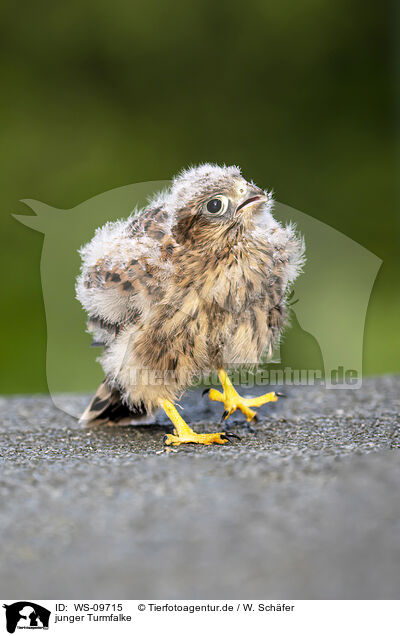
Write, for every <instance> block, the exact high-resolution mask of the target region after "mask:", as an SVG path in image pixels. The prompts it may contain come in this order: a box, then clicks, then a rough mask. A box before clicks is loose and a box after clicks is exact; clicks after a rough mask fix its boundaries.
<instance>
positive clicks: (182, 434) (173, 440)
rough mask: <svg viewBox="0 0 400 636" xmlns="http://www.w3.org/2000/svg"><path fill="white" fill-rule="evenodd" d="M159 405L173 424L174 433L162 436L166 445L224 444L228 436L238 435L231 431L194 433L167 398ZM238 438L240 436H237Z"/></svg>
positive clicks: (227, 440)
mask: <svg viewBox="0 0 400 636" xmlns="http://www.w3.org/2000/svg"><path fill="white" fill-rule="evenodd" d="M161 406H162V407H163V409H164V411H165V412H166V414H167V415H168V417H169V419H170V420H171V422H172V423H173V425H174V434H173V435H171V434H168V435H165V437H164V443H165V444H166V445H167V446H180V444H205V445H207V446H208V445H209V444H226V443H227V442H229V441H230V439H229V438H230V437H238V436H237V435H233V433H225V432H223V433H199V434H198V433H195V432H194V431H193V430H192V429H191V428H190V426H188V425H187V424H186V422H185V420H184V419H183V418H182V417H181V416H180V415H179V413H178V411H177V410H176V408H175V407H174V405H173V404H172V402H170V401H169V400H164V401H163V402H161ZM238 439H240V438H238Z"/></svg>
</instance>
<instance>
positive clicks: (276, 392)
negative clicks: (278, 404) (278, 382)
mask: <svg viewBox="0 0 400 636" xmlns="http://www.w3.org/2000/svg"><path fill="white" fill-rule="evenodd" d="M275 395H277V396H278V397H287V395H285V393H278V391H275Z"/></svg>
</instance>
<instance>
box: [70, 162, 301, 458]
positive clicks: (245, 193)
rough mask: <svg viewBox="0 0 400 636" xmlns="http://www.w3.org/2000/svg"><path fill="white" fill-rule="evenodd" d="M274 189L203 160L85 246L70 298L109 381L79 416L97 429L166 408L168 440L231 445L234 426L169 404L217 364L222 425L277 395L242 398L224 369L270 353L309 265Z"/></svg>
mask: <svg viewBox="0 0 400 636" xmlns="http://www.w3.org/2000/svg"><path fill="white" fill-rule="evenodd" d="M273 205H274V197H273V192H272V190H263V189H262V188H259V187H258V186H256V185H255V184H254V183H253V182H252V181H249V180H247V179H246V178H245V177H244V176H243V175H242V171H241V169H240V168H239V167H238V166H230V165H225V164H224V165H217V164H213V163H204V164H200V165H196V166H192V167H189V168H187V169H184V170H182V171H181V172H180V173H179V174H177V176H175V177H174V178H173V180H172V182H171V186H170V187H169V188H166V189H164V190H162V191H161V192H159V193H157V194H156V195H155V196H154V197H152V198H151V199H149V201H148V204H147V205H145V206H144V207H143V208H141V209H137V210H134V212H133V213H132V214H131V215H130V216H129V217H128V218H126V219H122V220H119V221H116V222H108V223H106V224H105V225H104V226H103V227H100V228H98V229H97V230H96V232H95V234H94V237H93V238H92V240H91V241H89V242H88V243H87V244H86V245H84V246H83V247H82V248H81V249H80V255H81V259H82V265H81V270H80V273H79V276H78V278H77V283H76V297H77V299H78V300H79V301H80V303H81V304H82V306H83V308H84V309H85V310H86V312H87V314H88V331H89V332H90V333H91V334H92V336H93V338H94V344H95V345H101V346H103V347H104V350H103V353H102V355H101V357H100V363H101V365H102V367H103V370H104V373H105V378H104V381H103V382H102V383H101V384H100V386H99V388H98V390H97V392H96V394H95V395H94V397H93V398H92V400H91V401H90V404H89V405H88V407H87V408H86V409H85V411H84V413H83V414H82V416H81V418H80V422H81V424H83V425H85V426H92V425H96V424H98V423H104V422H108V423H110V424H112V423H125V422H126V421H129V422H132V423H135V422H138V423H139V422H148V421H149V420H150V419H151V417H152V416H154V413H155V412H156V411H157V410H158V409H160V408H162V409H163V410H164V411H165V413H166V414H167V416H168V418H169V419H170V420H171V422H172V424H173V433H169V434H167V435H166V436H165V438H164V442H165V444H166V445H167V446H171V445H172V446H179V445H181V444H187V443H194V444H203V445H210V444H226V443H228V442H229V441H231V440H230V436H231V435H232V434H231V433H228V432H227V431H222V432H214V433H196V432H195V431H194V430H193V429H192V428H191V427H190V426H189V425H188V424H187V423H186V422H185V420H184V419H183V417H182V416H181V415H180V413H179V412H178V410H177V408H176V406H177V405H178V406H179V399H180V397H181V396H182V394H183V392H184V391H185V390H186V388H188V386H190V383H191V382H192V381H193V378H194V377H198V375H199V374H207V373H210V372H214V371H217V373H218V377H219V380H220V382H221V385H222V391H219V390H217V389H214V388H212V389H210V390H207V392H208V397H209V399H210V400H212V401H217V402H222V403H223V405H224V411H223V417H222V420H221V421H225V420H226V419H228V417H229V416H230V415H232V413H234V412H235V411H236V410H237V409H239V410H240V411H242V413H243V414H244V415H245V416H246V418H247V421H248V422H251V421H252V420H254V419H255V418H256V411H254V410H253V409H254V407H259V406H261V405H263V404H266V403H268V402H275V401H277V399H278V397H279V394H278V393H276V392H269V393H266V394H264V395H262V396H259V397H256V398H244V397H242V396H241V395H240V394H239V393H238V392H237V391H236V389H235V388H234V386H233V384H232V382H231V380H230V378H229V374H228V371H229V368H230V367H232V366H237V365H244V366H247V365H248V366H254V365H256V364H258V363H259V362H260V361H261V360H262V358H263V355H264V354H265V352H267V354H271V352H272V351H273V349H274V347H275V346H276V345H277V343H278V342H279V340H280V337H281V334H282V332H283V330H284V327H285V326H286V324H287V323H288V297H289V294H290V292H291V290H292V288H293V283H294V281H295V279H296V278H297V276H298V275H299V273H300V272H301V271H302V267H303V264H304V261H305V246H304V239H303V238H302V237H301V236H299V235H298V233H297V231H296V228H295V227H294V225H292V224H290V223H289V224H287V225H286V226H283V225H281V224H280V223H279V222H278V221H277V220H276V219H275V218H274V216H273V214H272V212H273Z"/></svg>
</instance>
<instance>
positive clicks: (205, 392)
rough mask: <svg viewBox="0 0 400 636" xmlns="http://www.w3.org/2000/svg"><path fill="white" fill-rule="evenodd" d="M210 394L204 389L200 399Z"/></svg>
mask: <svg viewBox="0 0 400 636" xmlns="http://www.w3.org/2000/svg"><path fill="white" fill-rule="evenodd" d="M209 392H210V389H204V391H203V393H202V394H201V397H204V396H205V395H207V394H208V393H209Z"/></svg>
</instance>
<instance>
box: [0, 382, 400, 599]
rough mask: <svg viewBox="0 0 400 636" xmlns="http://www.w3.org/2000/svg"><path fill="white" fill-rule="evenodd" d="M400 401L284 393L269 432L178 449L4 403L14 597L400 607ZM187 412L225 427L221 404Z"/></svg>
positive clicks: (0, 493)
mask: <svg viewBox="0 0 400 636" xmlns="http://www.w3.org/2000/svg"><path fill="white" fill-rule="evenodd" d="M399 389H400V378H399V377H382V378H378V379H368V380H366V381H364V384H363V387H362V388H361V389H359V390H357V391H351V390H346V391H343V390H340V391H332V390H325V389H323V388H319V387H307V388H306V387H286V388H285V392H286V393H287V395H288V397H287V399H285V400H284V399H282V400H280V401H279V402H278V403H277V404H276V405H275V404H274V405H267V406H264V407H262V408H261V409H260V411H259V412H260V415H261V419H260V422H259V423H258V424H257V432H256V433H253V432H251V431H248V430H246V429H244V428H243V427H242V426H241V424H240V423H237V424H235V425H234V427H233V429H232V430H233V431H234V432H236V433H238V434H239V435H241V437H242V439H241V440H240V441H235V443H233V444H232V445H230V446H229V447H227V446H223V447H217V446H213V447H194V446H185V447H180V448H179V449H177V450H172V451H164V449H163V444H162V437H163V435H164V431H163V429H162V427H161V426H149V427H139V428H136V427H129V428H122V427H118V428H112V429H111V428H109V427H108V428H103V429H96V430H82V429H80V428H79V427H78V424H77V421H76V420H75V419H74V418H73V417H71V416H68V415H66V414H65V413H63V412H62V411H60V410H58V409H56V408H55V407H54V405H53V404H52V402H51V400H50V398H48V397H14V398H1V399H0V406H1V424H0V434H1V459H0V462H1V463H0V469H1V472H0V499H1V515H0V536H1V558H0V571H1V583H0V593H1V596H2V597H3V598H17V599H18V598H42V599H45V598H53V599H64V598H66V599H68V598H88V599H91V598H98V599H100V598H103V599H132V598H194V599H197V598H211V599H213V598H259V599H285V598H286V599H289V598H291V599H299V598H305V599H309V598H315V599H319V598H344V599H347V598H355V599H358V598H399V597H400V489H399V484H400V461H399V459H400V455H399V452H398V449H399V446H400V427H399V405H400V392H399ZM245 392H246V393H252V392H253V391H251V390H246V391H245ZM65 400H66V401H67V402H68V403H72V402H73V403H74V406H75V407H76V408H77V409H78V410H79V408H81V407H83V406H84V405H85V404H86V400H87V398H85V397H82V396H65ZM183 405H184V415H185V417H186V418H187V419H189V416H190V420H191V421H192V423H193V424H194V427H195V428H196V430H197V431H205V430H209V431H210V430H211V431H212V430H213V429H214V430H216V429H218V430H221V428H220V427H219V424H216V422H218V420H219V416H220V413H221V410H222V405H220V404H214V403H213V404H209V402H208V400H207V399H204V398H203V399H202V398H201V397H200V394H199V393H198V392H188V393H187V394H186V396H185V399H184V400H183ZM159 421H160V423H161V424H163V422H165V419H164V418H163V417H160V419H159ZM210 422H211V423H210Z"/></svg>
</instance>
